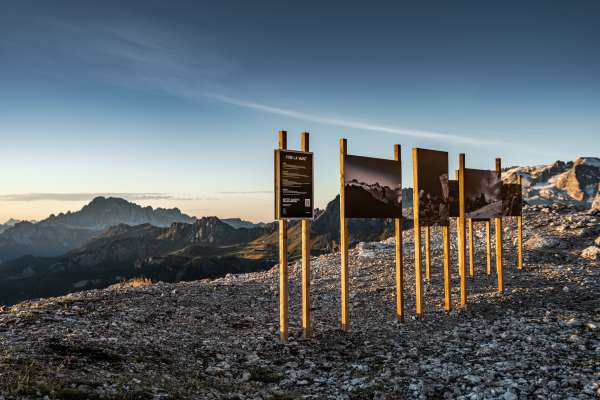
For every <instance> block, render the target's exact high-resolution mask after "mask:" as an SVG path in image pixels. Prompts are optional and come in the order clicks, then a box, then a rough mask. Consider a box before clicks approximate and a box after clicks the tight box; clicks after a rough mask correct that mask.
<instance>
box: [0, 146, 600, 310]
mask: <svg viewBox="0 0 600 400" xmlns="http://www.w3.org/2000/svg"><path fill="white" fill-rule="evenodd" d="M517 175H521V176H523V178H524V199H525V201H526V202H528V203H533V204H536V203H545V204H547V203H565V204H573V205H576V206H577V207H580V208H590V207H595V208H600V200H599V198H600V195H599V193H598V185H599V183H600V159H598V158H589V157H588V158H579V159H577V160H575V161H574V162H562V161H557V162H555V163H554V164H551V165H541V166H534V167H510V168H506V169H505V170H504V171H503V179H504V181H505V182H514V181H515V180H516V176H517ZM402 196H403V206H404V207H405V208H410V207H411V206H412V190H411V189H410V188H408V189H403V193H402ZM410 214H411V212H410V210H408V209H407V210H406V211H405V215H407V216H409V215H410ZM315 215H316V217H315V219H314V221H313V222H312V223H311V228H310V230H311V252H312V253H313V254H321V253H327V252H331V251H335V250H337V249H338V246H339V221H340V220H339V196H338V197H336V198H335V199H333V200H332V201H330V202H329V203H328V204H327V206H326V208H325V209H324V210H316V213H315ZM11 223H12V221H11ZM348 225H349V235H350V238H349V239H350V244H351V245H353V244H356V243H358V242H361V241H377V240H381V239H385V238H387V237H389V236H391V235H392V234H393V232H394V226H393V221H392V220H387V219H350V220H349V221H348ZM403 227H404V229H411V228H412V221H411V220H410V219H409V218H405V219H404V225H403ZM300 233H301V225H300V224H299V223H298V222H297V221H290V223H289V230H288V240H289V243H288V249H289V252H290V259H291V260H293V259H294V258H297V257H298V256H299V255H300V253H301V235H300ZM277 248H278V231H277V224H276V223H259V224H255V223H252V222H249V221H244V220H241V219H239V218H228V219H223V220H220V219H219V218H217V217H203V218H199V219H196V218H194V217H191V216H188V215H186V214H183V213H182V212H181V211H180V210H178V209H176V208H175V209H162V208H157V209H152V208H151V207H141V206H139V205H137V204H134V203H130V202H128V201H126V200H124V199H120V198H103V197H98V198H95V199H94V200H92V201H91V202H90V203H89V204H88V205H86V206H84V207H83V208H82V209H81V210H80V211H77V212H69V213H65V214H59V215H56V216H55V215H52V216H50V217H49V218H47V219H45V220H42V221H40V222H37V223H32V222H18V223H15V224H14V226H11V227H9V228H7V229H6V230H5V231H4V232H3V233H0V259H1V260H3V263H2V264H0V303H4V304H11V303H14V302H17V301H20V300H23V299H27V298H32V297H46V296H52V295H60V294H64V293H68V292H72V291H77V290H83V289H90V288H101V287H106V286H108V285H111V284H113V283H116V282H120V281H123V280H127V279H130V278H136V277H143V278H148V279H152V280H162V281H179V280H190V279H199V278H212V277H217V276H223V275H225V274H228V273H239V272H248V271H255V270H260V269H264V268H269V267H271V266H272V265H273V264H276V263H277Z"/></svg>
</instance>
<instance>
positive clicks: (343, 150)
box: [340, 139, 349, 331]
mask: <svg viewBox="0 0 600 400" xmlns="http://www.w3.org/2000/svg"><path fill="white" fill-rule="evenodd" d="M347 152H348V144H347V141H346V139H340V256H341V292H342V293H341V296H342V330H344V331H347V330H348V328H349V321H348V224H347V221H346V203H345V199H346V195H345V193H344V192H345V190H344V156H345V155H346V154H347Z"/></svg>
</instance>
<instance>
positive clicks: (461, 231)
mask: <svg viewBox="0 0 600 400" xmlns="http://www.w3.org/2000/svg"><path fill="white" fill-rule="evenodd" d="M458 164H459V169H458V214H459V217H458V238H459V240H458V262H459V268H460V305H461V306H466V305H467V271H466V265H465V264H466V262H465V259H466V254H465V253H466V249H465V245H466V238H465V154H464V153H461V154H459V156H458Z"/></svg>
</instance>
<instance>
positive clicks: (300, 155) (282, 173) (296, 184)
mask: <svg viewBox="0 0 600 400" xmlns="http://www.w3.org/2000/svg"><path fill="white" fill-rule="evenodd" d="M313 206H314V199H313V154H312V153H308V152H302V151H292V150H275V219H312V218H313V210H314V207H313Z"/></svg>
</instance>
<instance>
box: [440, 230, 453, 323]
mask: <svg viewBox="0 0 600 400" xmlns="http://www.w3.org/2000/svg"><path fill="white" fill-rule="evenodd" d="M449 230H450V224H449V223H448V226H444V227H442V231H443V240H444V309H445V310H446V312H450V310H451V309H452V302H451V300H450V232H449Z"/></svg>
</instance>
